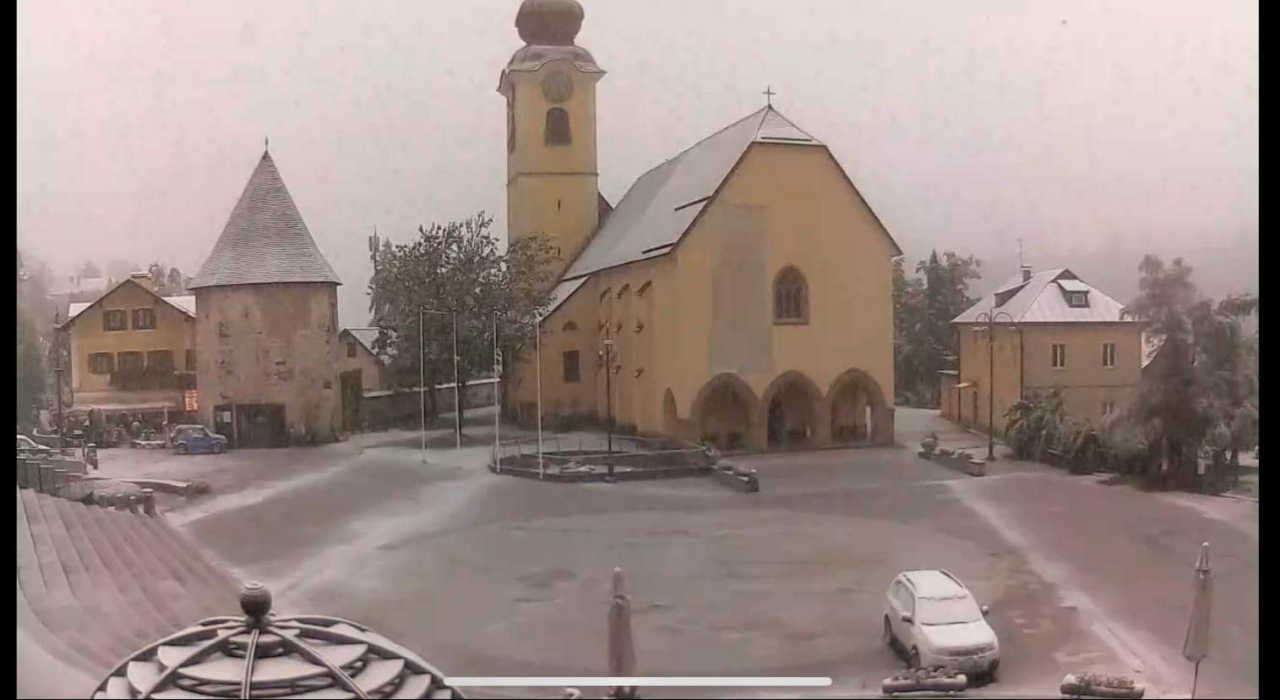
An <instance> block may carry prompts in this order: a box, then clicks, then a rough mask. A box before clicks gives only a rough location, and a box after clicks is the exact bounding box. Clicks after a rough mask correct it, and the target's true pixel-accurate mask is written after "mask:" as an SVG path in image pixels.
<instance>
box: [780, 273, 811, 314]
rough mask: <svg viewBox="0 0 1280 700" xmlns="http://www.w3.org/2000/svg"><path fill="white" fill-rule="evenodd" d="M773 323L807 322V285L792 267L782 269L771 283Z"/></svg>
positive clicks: (802, 276)
mask: <svg viewBox="0 0 1280 700" xmlns="http://www.w3.org/2000/svg"><path fill="white" fill-rule="evenodd" d="M773 321H774V323H808V322H809V285H808V284H806V283H805V280H804V275H802V274H800V271H799V270H797V269H796V268H794V267H787V268H784V269H783V270H782V272H779V273H778V277H777V278H776V279H775V280H774V282H773Z"/></svg>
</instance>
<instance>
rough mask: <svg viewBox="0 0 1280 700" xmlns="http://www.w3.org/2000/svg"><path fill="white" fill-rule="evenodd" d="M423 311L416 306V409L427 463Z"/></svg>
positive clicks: (423, 457) (424, 459)
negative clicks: (419, 417)
mask: <svg viewBox="0 0 1280 700" xmlns="http://www.w3.org/2000/svg"><path fill="white" fill-rule="evenodd" d="M422 322H423V313H422V307H421V306H419V307H418V410H419V411H420V412H421V413H422V463H423V464H426V463H427V403H426V401H427V397H426V394H424V393H422V392H423V391H424V389H425V387H426V385H427V381H426V378H425V377H426V368H425V367H423V356H424V355H425V354H426V349H425V348H424V347H423V331H422Z"/></svg>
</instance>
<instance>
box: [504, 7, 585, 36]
mask: <svg viewBox="0 0 1280 700" xmlns="http://www.w3.org/2000/svg"><path fill="white" fill-rule="evenodd" d="M582 17H583V12H582V5H579V4H578V0H524V2H522V3H520V9H519V10H518V11H517V12H516V30H517V31H518V32H520V38H521V39H524V43H526V44H543V45H552V46H570V45H572V44H573V39H574V37H576V36H578V30H579V29H582Z"/></svg>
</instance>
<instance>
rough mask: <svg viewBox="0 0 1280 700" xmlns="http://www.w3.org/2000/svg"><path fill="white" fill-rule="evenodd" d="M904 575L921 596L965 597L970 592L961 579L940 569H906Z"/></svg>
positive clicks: (917, 595) (917, 594)
mask: <svg viewBox="0 0 1280 700" xmlns="http://www.w3.org/2000/svg"><path fill="white" fill-rule="evenodd" d="M902 577H903V578H904V579H906V580H907V582H908V583H910V584H911V587H912V588H913V589H914V590H915V592H916V597H919V598H963V597H964V596H966V595H968V594H969V592H968V591H967V590H965V588H964V586H963V585H961V584H960V581H959V580H957V579H956V578H955V577H954V576H952V575H951V574H949V573H947V572H946V571H942V570H939V569H925V570H921V571H904V572H902Z"/></svg>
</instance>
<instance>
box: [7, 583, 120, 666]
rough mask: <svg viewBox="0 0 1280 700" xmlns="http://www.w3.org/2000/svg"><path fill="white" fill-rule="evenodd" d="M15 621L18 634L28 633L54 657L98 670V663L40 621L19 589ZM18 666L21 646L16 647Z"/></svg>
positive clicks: (20, 663) (20, 661)
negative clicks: (72, 646)
mask: <svg viewBox="0 0 1280 700" xmlns="http://www.w3.org/2000/svg"><path fill="white" fill-rule="evenodd" d="M17 623H18V625H17V626H18V629H19V630H21V632H20V633H19V634H22V633H27V634H29V635H30V638H31V639H32V640H33V642H34V643H37V644H39V645H40V647H41V648H43V649H44V650H45V651H46V652H47V653H48V654H50V655H51V656H53V657H54V658H56V659H58V660H60V661H62V662H64V663H67V664H69V665H71V666H73V667H75V668H78V669H80V670H81V671H84V672H86V673H91V674H92V673H97V672H98V671H99V670H100V664H99V663H98V662H97V661H95V660H93V659H91V658H89V657H87V656H85V655H84V654H82V653H80V652H79V651H77V650H75V649H72V648H71V647H70V646H69V645H68V644H67V643H66V642H65V641H63V640H62V638H60V637H59V636H58V635H56V634H54V633H53V631H52V630H50V629H49V628H48V627H46V626H45V624H44V623H43V622H41V621H40V617H39V616H38V615H36V614H35V611H34V610H32V609H31V604H30V603H29V602H28V601H27V600H26V598H25V597H24V596H23V595H22V591H21V590H19V591H18V609H17ZM18 666H19V669H20V670H21V669H22V647H21V646H19V647H18Z"/></svg>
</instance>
